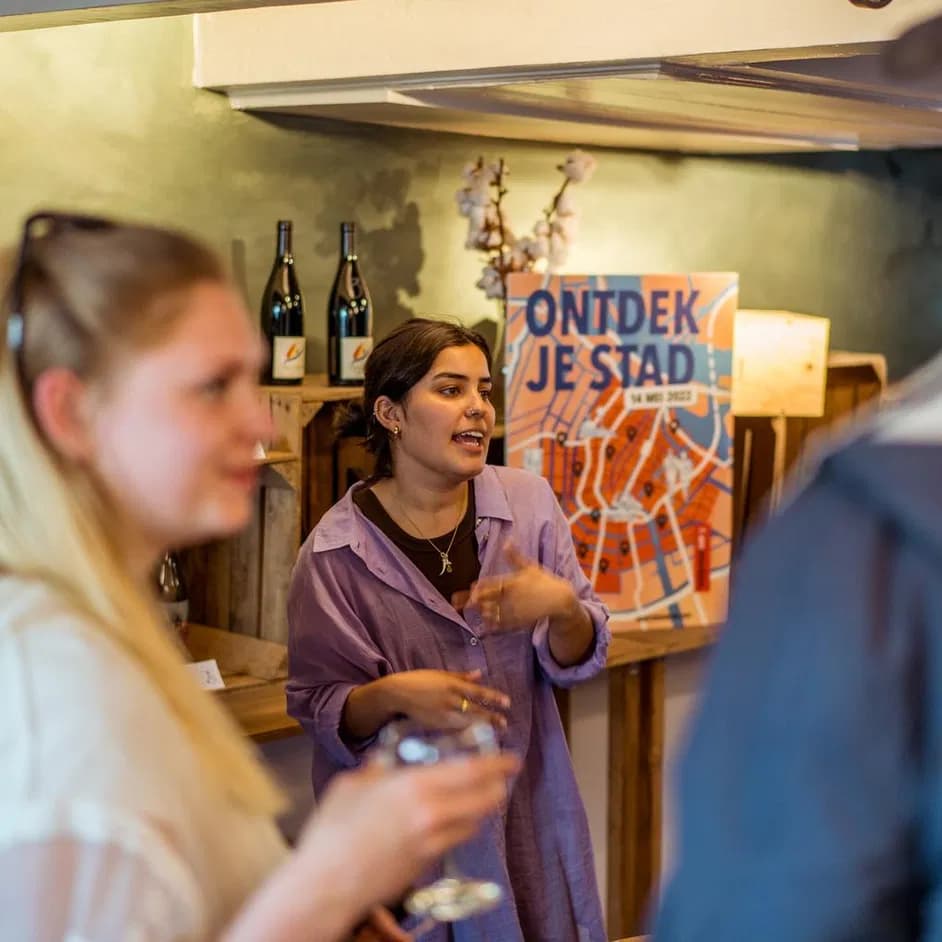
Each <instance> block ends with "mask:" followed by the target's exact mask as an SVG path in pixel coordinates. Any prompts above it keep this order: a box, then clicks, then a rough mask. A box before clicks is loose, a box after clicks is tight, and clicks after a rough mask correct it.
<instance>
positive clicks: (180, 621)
mask: <svg viewBox="0 0 942 942" xmlns="http://www.w3.org/2000/svg"><path fill="white" fill-rule="evenodd" d="M157 597H158V598H159V599H160V604H161V605H162V606H163V609H164V612H166V614H167V621H168V622H170V625H171V626H172V627H174V628H175V629H176V630H177V632H178V633H180V634H181V635H182V634H183V633H185V631H186V624H187V620H188V619H189V617H190V598H189V595H188V594H187V591H186V583H185V582H184V581H183V570H182V568H181V566H180V561H179V560H178V559H177V557H176V554H175V553H169V552H168V553H164V557H163V559H161V561H160V566H158V568H157Z"/></svg>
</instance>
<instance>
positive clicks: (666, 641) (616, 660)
mask: <svg viewBox="0 0 942 942" xmlns="http://www.w3.org/2000/svg"><path fill="white" fill-rule="evenodd" d="M720 630H721V628H720V626H719V625H710V626H707V627H699V626H693V627H688V628H634V629H630V630H627V631H615V632H613V634H612V641H611V644H610V645H609V647H608V666H609V667H620V666H622V665H623V664H638V663H640V662H641V661H650V660H652V659H653V658H661V657H666V656H667V655H669V654H680V653H682V652H683V651H696V650H698V649H700V648H707V647H709V646H710V645H712V644H714V643H715V642H716V639H717V637H719V633H720Z"/></svg>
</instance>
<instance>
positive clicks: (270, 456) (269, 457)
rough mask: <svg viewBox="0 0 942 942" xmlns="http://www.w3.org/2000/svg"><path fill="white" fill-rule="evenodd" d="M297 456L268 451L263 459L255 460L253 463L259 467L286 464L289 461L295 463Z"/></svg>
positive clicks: (283, 452) (285, 452)
mask: <svg viewBox="0 0 942 942" xmlns="http://www.w3.org/2000/svg"><path fill="white" fill-rule="evenodd" d="M297 460H298V456H297V455H295V454H293V453H292V452H290V451H269V452H266V454H265V457H264V458H256V459H255V463H256V464H257V465H259V466H263V465H272V464H287V463H288V462H289V461H297Z"/></svg>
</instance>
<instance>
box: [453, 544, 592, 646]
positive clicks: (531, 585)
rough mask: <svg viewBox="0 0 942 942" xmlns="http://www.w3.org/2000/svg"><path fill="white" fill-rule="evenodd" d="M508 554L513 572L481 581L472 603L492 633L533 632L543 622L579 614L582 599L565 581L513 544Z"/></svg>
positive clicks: (477, 583)
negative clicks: (535, 623) (525, 629)
mask: <svg viewBox="0 0 942 942" xmlns="http://www.w3.org/2000/svg"><path fill="white" fill-rule="evenodd" d="M504 554H505V556H506V558H507V561H508V563H510V572H508V573H506V574H505V575H501V576H490V577H488V578H486V579H479V580H478V581H477V582H475V583H474V585H472V587H471V596H470V599H469V601H468V604H469V605H471V606H474V607H475V608H477V609H478V610H479V611H480V612H481V617H482V618H483V619H484V622H485V624H486V625H487V627H488V628H489V629H490V630H491V631H516V630H518V629H521V628H531V627H532V626H533V623H534V622H535V621H538V620H539V619H541V618H564V617H567V616H569V615H570V614H572V613H573V612H576V611H577V610H578V607H579V599H578V596H577V595H576V593H575V590H574V589H573V587H572V585H570V583H568V582H567V581H566V580H565V579H561V578H560V577H559V576H557V575H555V574H553V573H552V572H550V571H549V570H548V569H544V568H543V567H542V566H540V565H539V563H536V562H534V561H533V560H532V559H528V558H527V557H526V556H524V555H523V553H521V552H520V550H518V549H517V547H516V546H514V545H513V544H508V545H507V546H505V547H504Z"/></svg>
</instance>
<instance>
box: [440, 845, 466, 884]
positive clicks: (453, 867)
mask: <svg viewBox="0 0 942 942" xmlns="http://www.w3.org/2000/svg"><path fill="white" fill-rule="evenodd" d="M442 875H443V876H444V877H445V878H446V879H450V880H460V879H461V877H462V873H461V870H459V869H458V864H457V863H455V855H454V853H453V852H451V851H449V853H447V854H445V856H444V857H443V858H442Z"/></svg>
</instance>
